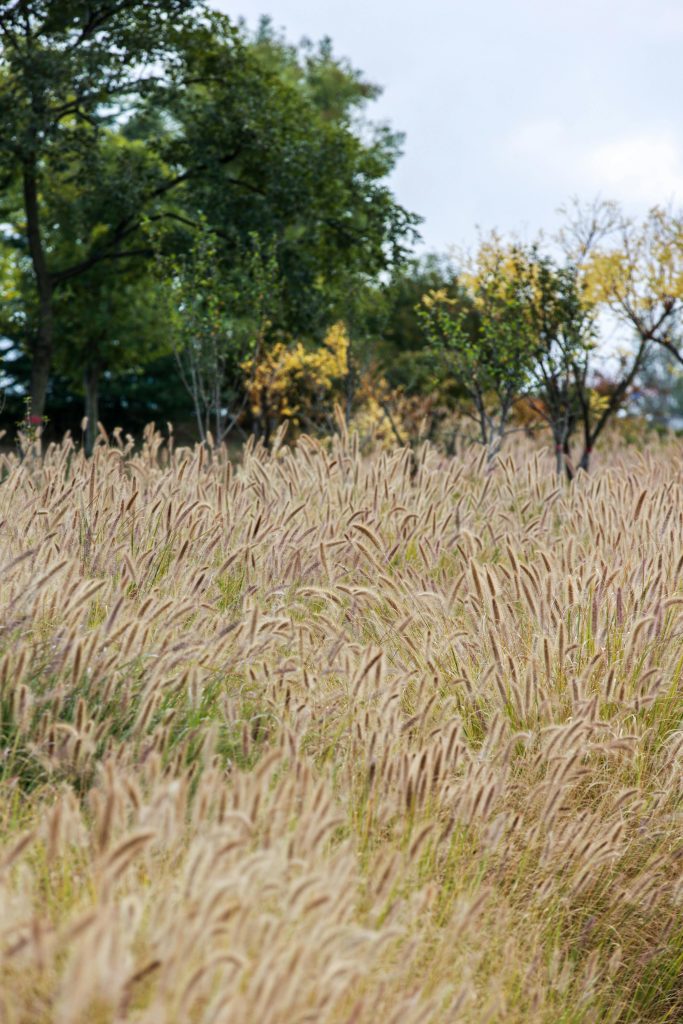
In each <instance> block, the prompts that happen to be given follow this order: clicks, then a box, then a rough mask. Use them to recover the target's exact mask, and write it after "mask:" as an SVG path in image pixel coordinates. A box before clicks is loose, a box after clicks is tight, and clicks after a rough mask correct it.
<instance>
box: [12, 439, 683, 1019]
mask: <svg viewBox="0 0 683 1024" xmlns="http://www.w3.org/2000/svg"><path fill="white" fill-rule="evenodd" d="M682 464H683V444H681V442H678V441H670V442H667V443H663V444H655V445H653V446H652V447H650V448H646V449H644V450H643V451H638V450H637V449H636V448H635V447H627V446H625V445H624V446H622V447H615V448H613V449H612V450H610V451H609V453H608V454H605V455H603V456H602V457H598V458H597V459H596V464H595V468H594V470H592V471H591V474H590V475H586V474H583V473H581V474H579V475H578V477H577V478H576V479H575V480H574V481H573V482H572V483H571V484H568V483H567V482H565V481H564V480H563V479H561V478H560V479H558V477H557V476H556V475H555V473H554V470H553V467H554V460H553V459H552V457H551V455H549V454H548V453H547V451H543V450H541V449H540V448H539V447H538V446H536V445H532V444H531V442H529V443H528V445H527V446H526V447H525V444H523V443H521V442H520V443H519V444H516V445H512V446H510V447H509V448H508V449H506V450H505V451H504V453H503V455H502V456H500V457H499V458H498V459H497V461H496V463H495V465H494V466H493V468H492V469H488V468H487V466H486V463H485V455H483V456H482V455H481V454H480V451H479V450H478V449H476V448H473V449H470V450H468V451H465V452H461V453H459V454H458V455H457V456H456V457H454V458H445V457H444V456H442V455H440V454H439V453H438V451H436V450H435V449H433V448H430V447H428V446H427V447H423V448H421V449H420V450H419V451H417V452H411V451H408V450H405V449H404V450H395V451H393V452H376V453H374V454H363V453H361V452H360V451H359V449H358V442H357V440H356V439H355V438H354V437H352V436H351V437H349V436H347V435H346V434H345V433H344V431H342V432H341V433H340V434H339V435H338V436H336V437H334V438H333V439H331V440H330V441H329V442H325V443H323V442H319V441H315V440H313V439H311V438H309V437H306V436H304V437H301V438H300V439H299V440H298V441H297V442H296V443H292V444H291V446H288V445H286V444H285V443H284V440H283V438H282V436H280V437H278V439H277V440H276V443H275V444H274V446H273V448H272V450H271V451H270V452H267V451H264V450H263V449H262V448H260V447H258V446H255V445H254V444H253V443H251V444H248V445H247V446H246V447H245V449H244V451H243V452H242V453H241V455H240V458H239V460H236V461H235V462H234V464H233V463H231V462H230V461H229V460H228V459H227V457H226V455H225V453H219V454H213V455H209V454H208V453H207V451H206V450H205V449H203V448H201V447H199V446H197V447H195V448H193V449H190V448H180V447H175V446H174V444H173V440H172V438H170V439H169V438H162V436H161V435H160V434H159V433H155V432H154V431H153V430H152V429H149V430H148V431H147V434H146V437H145V443H144V446H143V447H142V448H134V447H133V445H132V442H130V441H126V440H123V439H122V438H121V436H120V435H119V434H116V435H115V436H114V437H113V438H111V439H104V438H103V437H100V439H99V442H98V444H97V445H96V447H95V452H94V455H93V457H92V458H91V459H86V458H85V456H84V455H83V454H82V452H81V451H80V450H78V449H77V448H76V447H75V446H74V445H73V443H72V442H71V441H69V440H68V439H67V440H66V441H64V442H63V443H62V444H60V445H51V446H49V447H48V448H47V450H46V451H45V452H44V453H42V454H41V453H39V452H38V451H37V450H35V449H30V448H29V450H27V451H26V452H25V453H24V455H23V457H22V456H21V455H20V454H19V453H16V454H15V453H8V454H5V455H0V480H1V481H2V482H1V483H0V1021H2V1024H52V1022H55V1024H105V1022H122V1021H131V1022H136V1024H166V1022H168V1024H256V1022H258V1024H446V1022H459V1021H462V1022H465V1024H484V1022H491V1024H494V1022H500V1024H503V1022H504V1024H570V1022H571V1024H584V1022H586V1024H587V1022H598V1021H600V1022H603V1021H608V1022H614V1024H616V1022H623V1024H636V1022H652V1024H655V1022H657V1024H665V1022H666V1024H674V1022H676V1021H680V1020H681V1019H683V983H682V982H681V977H682V975H683V808H682V803H681V800H682V797H683V686H682V685H681V670H682V669H683V644H682V643H681V640H682V638H683V476H682V474H681V466H682Z"/></svg>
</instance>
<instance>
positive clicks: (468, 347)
mask: <svg viewBox="0 0 683 1024" xmlns="http://www.w3.org/2000/svg"><path fill="white" fill-rule="evenodd" d="M532 283H533V282H532V277H531V275H530V273H529V266H528V264H527V263H526V261H525V260H524V257H523V253H522V251H521V250H520V249H519V248H518V247H516V246H514V245H513V246H510V247H507V246H505V245H503V244H502V243H501V240H500V239H499V238H498V237H497V236H496V235H493V236H492V237H491V238H490V239H489V240H487V241H484V242H482V243H481V245H480V246H479V250H478V252H477V254H476V257H475V259H474V260H473V261H472V262H471V263H470V265H469V266H468V267H467V269H466V271H465V272H464V273H462V274H461V275H460V277H459V289H460V290H459V294H456V295H452V294H450V295H449V294H448V292H447V291H446V290H445V289H441V290H438V291H432V292H430V293H428V294H427V295H425V296H424V298H423V300H422V304H421V308H420V317H421V320H422V323H423V325H424V329H425V332H426V336H427V338H428V339H429V342H430V344H431V346H432V349H433V352H434V354H435V356H436V358H437V359H438V360H439V362H440V363H441V365H442V368H443V372H444V373H445V374H446V375H449V376H451V377H452V378H453V379H454V381H455V383H456V384H457V386H458V388H459V389H460V390H461V391H462V392H463V393H464V395H465V396H466V397H467V399H468V400H469V406H467V407H466V408H465V412H466V413H467V414H468V415H470V416H471V417H472V418H473V419H474V420H475V422H476V424H477V433H478V440H479V441H480V442H481V444H483V445H484V446H485V447H486V449H487V457H488V460H489V462H490V461H491V460H492V459H493V458H494V456H495V455H496V454H497V452H498V451H499V449H500V445H501V443H502V440H503V438H504V437H505V435H506V434H507V433H508V432H509V431H510V429H511V426H510V416H511V412H512V409H513V406H514V404H515V402H516V401H517V399H518V398H519V396H520V394H521V393H522V392H523V390H524V389H525V387H526V386H527V384H528V381H529V379H530V373H531V367H532V362H533V355H534V338H533V335H532V333H531V325H530V321H529V315H528V305H529V292H530V289H531V288H532Z"/></svg>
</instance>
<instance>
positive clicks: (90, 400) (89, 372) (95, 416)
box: [83, 363, 100, 455]
mask: <svg viewBox="0 0 683 1024" xmlns="http://www.w3.org/2000/svg"><path fill="white" fill-rule="evenodd" d="M99 382H100V370H99V367H98V366H97V364H96V363H88V364H87V365H86V367H85V370H84V371H83V386H84V388H85V415H86V416H87V418H88V425H87V426H86V428H85V454H86V455H92V453H93V449H94V447H95V439H96V438H97V423H98V420H99V418H100V412H99Z"/></svg>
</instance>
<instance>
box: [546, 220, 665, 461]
mask: <svg viewBox="0 0 683 1024" xmlns="http://www.w3.org/2000/svg"><path fill="white" fill-rule="evenodd" d="M562 240H563V242H564V244H565V248H566V249H567V250H568V252H569V253H570V255H571V256H572V258H573V259H574V260H575V261H576V263H577V265H578V266H579V267H580V270H581V275H582V280H583V287H584V290H585V295H586V300H587V301H588V302H589V303H591V304H593V305H595V306H596V307H597V308H598V309H602V310H603V311H605V312H606V313H607V314H608V315H609V316H610V317H611V318H613V320H615V321H616V323H617V324H618V325H619V326H620V327H621V328H622V329H624V330H625V332H626V338H627V339H630V338H632V339H633V341H634V344H633V346H632V347H628V348H625V347H622V349H621V350H620V352H619V353H618V362H617V373H616V374H613V375H612V380H611V381H609V382H608V383H607V386H606V387H604V388H603V392H604V399H603V401H602V403H601V404H600V405H599V406H598V407H597V408H595V407H593V408H591V404H590V401H589V396H588V395H587V394H585V393H584V395H583V396H582V399H581V425H582V432H583V453H582V455H581V460H580V463H579V465H580V466H581V467H583V468H584V469H588V467H589V463H590V455H591V452H592V450H593V448H594V446H595V442H596V441H597V439H598V438H599V437H600V435H601V434H602V432H603V430H604V429H605V427H606V426H607V424H608V422H609V421H610V420H611V419H612V417H613V416H614V415H615V413H616V412H617V411H618V410H619V409H620V408H621V407H622V406H623V404H624V402H625V401H626V400H627V398H628V396H629V393H630V391H631V389H632V388H633V387H634V385H635V382H636V381H637V379H638V375H639V373H640V372H641V371H642V370H643V368H644V367H645V365H646V362H647V358H648V353H649V352H650V350H651V349H652V348H653V347H654V346H656V347H659V348H661V349H663V350H665V351H666V352H668V353H669V354H670V355H671V356H672V357H673V358H674V359H676V360H677V361H678V362H680V363H682V364H683V349H682V347H681V344H682V340H683V339H682V335H681V326H682V323H683V219H681V216H680V215H677V214H674V213H673V212H672V211H671V210H667V209H664V208H662V207H654V208H653V209H652V210H651V211H650V212H649V214H648V215H647V217H645V218H644V220H643V221H642V222H640V223H638V222H637V221H635V220H633V219H632V218H628V217H625V216H624V214H623V212H622V211H621V209H620V208H619V206H618V205H617V204H616V203H613V202H595V203H592V204H589V205H588V206H585V205H584V206H582V205H581V204H579V203H577V202H575V203H574V205H573V208H572V210H571V211H570V213H569V216H568V222H567V225H566V227H565V229H564V232H563V234H562Z"/></svg>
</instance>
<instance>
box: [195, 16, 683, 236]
mask: <svg viewBox="0 0 683 1024" xmlns="http://www.w3.org/2000/svg"><path fill="white" fill-rule="evenodd" d="M213 2H214V3H215V5H216V6H217V7H219V8H220V9H221V10H223V11H225V12H226V13H227V14H229V15H230V16H231V17H232V18H235V19H236V18H238V17H243V18H244V19H245V21H246V22H247V24H248V25H249V26H251V27H255V26H256V25H257V24H258V20H259V17H260V16H261V15H264V14H267V15H270V16H271V18H272V20H273V22H274V24H275V25H276V26H277V27H279V28H282V29H284V31H285V34H286V36H287V38H288V39H289V40H290V41H291V42H297V41H298V40H299V39H301V38H302V37H303V36H307V37H308V38H310V39H313V40H317V39H320V38H322V37H323V36H326V35H327V36H330V37H331V39H332V41H333V43H334V48H335V52H336V53H337V54H338V55H340V56H344V57H348V58H349V59H350V61H351V63H352V64H353V65H354V66H355V67H357V68H359V69H361V70H362V71H363V72H364V73H365V76H366V77H367V78H368V79H369V80H370V81H372V82H376V83H377V84H379V85H381V86H382V87H383V89H384V92H383V95H382V97H381V98H380V99H379V101H377V102H375V103H374V104H372V107H371V108H370V109H369V113H371V115H372V118H373V119H374V120H378V121H388V122H389V123H390V124H391V125H392V127H393V128H395V129H398V130H400V131H403V132H405V134H406V140H405V146H404V154H403V156H402V157H401V160H400V161H399V164H398V166H397V168H396V170H395V172H394V174H393V176H392V179H391V184H392V187H393V189H394V192H395V194H396V196H397V198H398V200H399V201H400V202H401V203H402V204H403V205H404V206H405V207H407V208H408V209H410V210H413V211H415V212H417V213H419V214H421V215H422V216H423V217H424V218H425V219H424V223H423V225H422V227H421V233H422V236H423V247H424V248H426V249H429V250H431V251H437V252H442V253H445V252H448V251H449V249H451V247H454V248H456V249H459V248H462V247H468V246H472V245H473V244H475V242H476V239H477V234H478V231H480V230H481V231H483V232H487V231H489V230H491V229H493V228H497V229H498V230H501V231H503V232H505V233H508V232H514V233H516V234H519V235H521V236H522V237H524V238H527V239H531V238H532V237H535V235H536V234H537V232H538V231H539V230H542V231H544V232H545V233H547V234H552V232H553V231H554V230H556V229H557V227H558V225H559V223H560V215H559V214H558V208H560V207H561V206H562V205H563V204H564V203H567V202H568V201H569V200H570V199H571V197H572V196H578V197H579V198H582V199H586V200H591V199H593V198H595V197H596V196H598V195H599V196H601V197H603V198H609V199H617V200H620V201H621V202H622V203H623V204H624V206H625V208H626V210H627V212H629V213H632V214H634V215H637V214H640V213H643V212H645V210H647V209H648V207H649V206H651V205H653V204H655V203H666V202H673V203H675V204H678V203H680V204H683V104H681V72H680V68H681V60H682V58H681V52H682V51H681V47H682V45H683V0H450V2H449V0H418V2H415V0H412V2H410V3H408V2H407V0H236V2H231V0H213Z"/></svg>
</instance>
